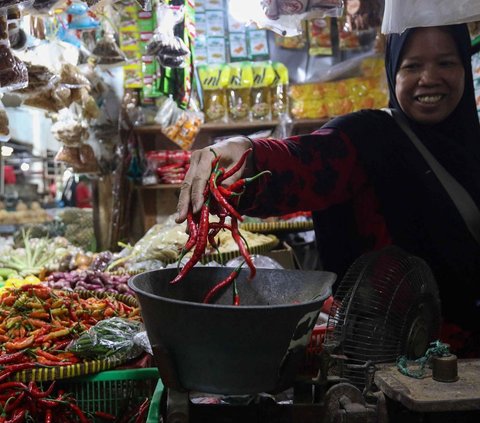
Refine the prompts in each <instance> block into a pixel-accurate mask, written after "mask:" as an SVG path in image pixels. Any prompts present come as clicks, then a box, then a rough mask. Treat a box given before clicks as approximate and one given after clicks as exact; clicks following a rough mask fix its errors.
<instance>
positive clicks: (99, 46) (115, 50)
mask: <svg viewBox="0 0 480 423" xmlns="http://www.w3.org/2000/svg"><path fill="white" fill-rule="evenodd" d="M92 56H93V57H94V59H95V63H96V64H97V65H98V66H100V67H102V68H106V67H114V66H121V65H122V64H125V62H126V61H127V58H126V56H125V54H124V53H123V52H122V50H120V48H119V47H118V45H117V43H116V42H115V37H114V34H113V33H112V32H109V31H105V33H104V34H103V37H102V38H100V40H98V41H97V43H96V44H95V47H94V48H93V50H92Z"/></svg>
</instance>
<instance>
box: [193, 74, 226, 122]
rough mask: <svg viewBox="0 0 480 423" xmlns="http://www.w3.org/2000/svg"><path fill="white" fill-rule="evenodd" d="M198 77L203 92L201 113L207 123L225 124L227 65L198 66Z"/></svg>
mask: <svg viewBox="0 0 480 423" xmlns="http://www.w3.org/2000/svg"><path fill="white" fill-rule="evenodd" d="M197 70H198V77H199V79H200V84H201V86H202V91H203V93H202V94H203V112H204V113H205V120H206V121H207V122H226V121H227V117H228V113H227V112H228V102H227V93H226V90H225V89H226V87H227V85H228V82H229V79H230V67H229V66H227V65H201V66H198V68H197Z"/></svg>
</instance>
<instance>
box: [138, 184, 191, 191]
mask: <svg viewBox="0 0 480 423" xmlns="http://www.w3.org/2000/svg"><path fill="white" fill-rule="evenodd" d="M181 186H182V185H181V184H151V185H138V186H137V188H138V189H141V190H156V189H174V190H176V189H180V188H181Z"/></svg>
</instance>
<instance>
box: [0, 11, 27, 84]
mask: <svg viewBox="0 0 480 423" xmlns="http://www.w3.org/2000/svg"><path fill="white" fill-rule="evenodd" d="M3 12H4V14H1V13H2V11H0V91H11V90H18V89H20V88H25V87H26V86H27V85H28V71H27V67H26V66H25V63H23V62H22V61H21V60H19V59H18V58H17V57H15V55H14V54H13V53H12V50H11V49H10V41H9V39H8V21H7V16H6V11H5V10H4V11H3Z"/></svg>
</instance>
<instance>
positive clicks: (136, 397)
mask: <svg viewBox="0 0 480 423" xmlns="http://www.w3.org/2000/svg"><path fill="white" fill-rule="evenodd" d="M159 377H160V375H159V373H158V369H157V368H145V369H127V370H107V371H104V372H100V373H97V374H95V375H88V376H81V377H76V378H71V379H65V380H61V381H58V386H57V388H58V389H63V390H64V391H65V392H69V393H72V395H73V396H74V397H75V398H76V400H77V404H78V406H79V407H80V408H81V409H82V410H83V411H84V412H85V413H89V414H93V413H95V412H96V411H103V412H106V413H109V414H113V415H118V414H120V413H122V412H123V411H124V410H125V407H126V406H127V405H128V402H129V400H130V401H131V402H132V404H141V403H142V402H143V401H144V400H145V398H147V397H148V398H150V399H152V397H153V395H154V393H155V392H156V390H159V391H160V393H159V394H158V395H159V396H161V391H162V390H163V384H162V383H161V381H160V380H159ZM47 384H48V383H47ZM98 421H99V422H100V421H101V420H100V419H98ZM152 422H153V421H152ZM157 422H158V420H157Z"/></svg>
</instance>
